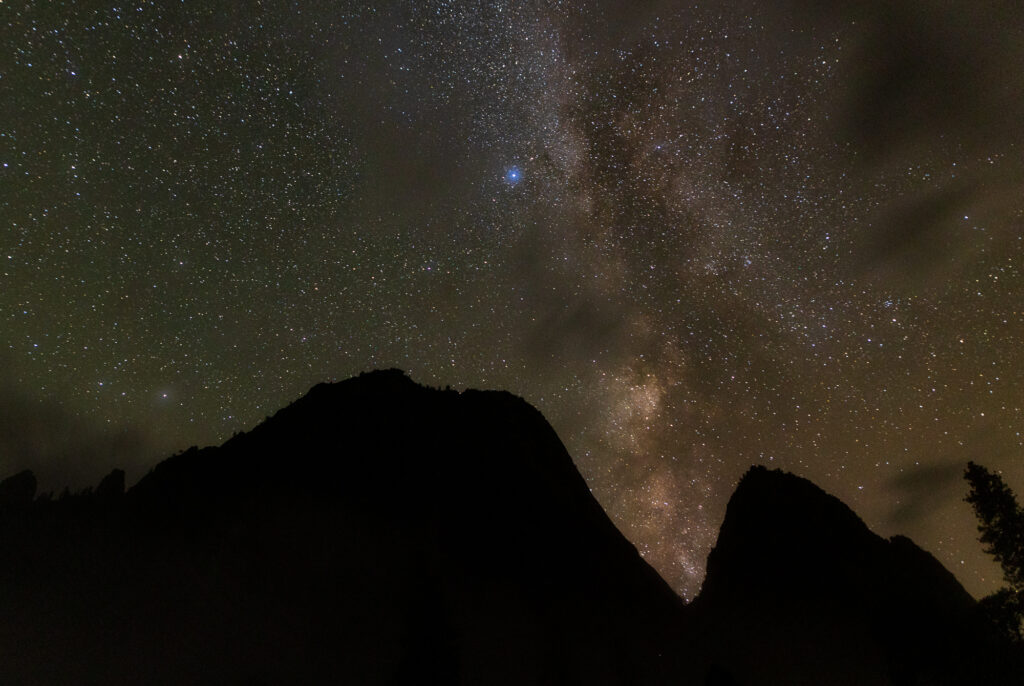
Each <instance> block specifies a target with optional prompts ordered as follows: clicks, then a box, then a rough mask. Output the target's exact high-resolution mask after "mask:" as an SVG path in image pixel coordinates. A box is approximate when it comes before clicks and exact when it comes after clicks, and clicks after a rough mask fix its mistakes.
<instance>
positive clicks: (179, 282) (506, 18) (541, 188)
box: [0, 0, 1024, 597]
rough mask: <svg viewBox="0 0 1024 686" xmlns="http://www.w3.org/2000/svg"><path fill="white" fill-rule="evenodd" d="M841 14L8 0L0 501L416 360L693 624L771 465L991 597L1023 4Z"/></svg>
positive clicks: (706, 8) (160, 451) (418, 370)
mask: <svg viewBox="0 0 1024 686" xmlns="http://www.w3.org/2000/svg"><path fill="white" fill-rule="evenodd" d="M832 4H838V3H819V2H814V1H811V0H781V1H780V2H775V3H765V2H754V1H753V0H751V1H748V2H740V1H735V2H728V1H717V2H706V3H697V4H693V5H690V6H686V7H684V6H682V5H683V3H676V2H619V3H612V2H587V3H584V2H572V1H569V0H566V1H564V2H563V1H559V0H547V1H538V2H531V1H529V0H515V1H513V0H498V1H494V2H468V1H467V2H456V1H452V0H447V1H442V0H423V1H420V0H417V1H416V2H412V1H411V0H409V1H406V2H380V3H369V4H362V3H358V2H327V1H311V2H274V1H265V2H252V3H236V2H228V1H227V0H224V1H220V2H218V1H215V0H206V1H203V2H198V1H192V0H181V1H180V2H178V1H170V0H168V1H160V2H147V3H134V4H118V3H114V2H111V3H106V4H100V3H97V2H93V1H91V0H89V1H85V2H60V1H57V0H53V1H51V0H45V1H44V0H35V1H28V2H23V1H19V0H13V1H11V0H7V1H5V2H3V3H2V4H0V219H2V227H0V472H3V474H4V475H6V474H9V473H13V472H14V471H15V470H17V469H20V468H24V467H32V468H33V469H35V470H36V472H37V474H38V475H39V477H40V480H41V482H42V486H43V487H44V488H49V489H57V490H59V489H60V488H63V487H64V485H71V486H72V487H84V486H86V485H89V484H92V483H95V482H96V481H97V480H98V479H99V477H100V476H102V474H104V473H105V472H107V471H109V469H111V468H112V467H114V466H121V467H124V468H126V469H127V470H128V476H129V482H131V481H134V480H135V479H137V478H138V477H140V476H141V475H142V474H143V473H144V472H145V470H146V469H148V468H149V467H150V466H152V465H153V464H155V462H156V461H158V460H159V459H161V458H163V457H167V456H169V455H170V454H172V453H174V452H176V451H178V450H181V449H184V448H187V447H188V446H190V445H193V444H198V445H206V444H212V443H218V442H221V441H223V440H224V439H226V438H228V437H230V436H231V435H232V434H233V433H235V432H237V431H242V430H248V429H249V428H251V427H253V426H254V425H255V424H256V423H258V422H259V421H261V420H262V419H263V418H264V417H265V416H267V415H269V414H273V413H274V412H275V411H276V410H278V409H279V408H281V407H283V406H285V405H286V404H288V403H289V402H291V401H293V400H295V399H296V398H298V397H300V396H302V395H303V394H304V393H305V392H306V390H308V388H309V387H310V386H312V385H313V384H315V383H317V382H320V381H325V380H341V379H344V378H347V377H349V376H351V375H354V374H357V373H359V372H361V371H365V370H369V369H372V368H378V367H392V366H394V367H400V368H402V369H404V370H406V371H407V372H408V373H409V374H410V375H411V376H412V377H413V378H414V379H415V380H417V381H419V382H421V383H425V384H430V385H434V386H442V387H443V386H446V385H451V386H453V387H455V388H464V387H476V388H500V389H507V390H510V391H512V392H514V393H516V394H517V395H521V396H523V397H524V398H526V399H527V400H528V401H530V402H531V403H533V404H534V405H535V406H537V407H538V408H539V409H540V410H541V411H542V412H543V413H544V414H545V416H546V417H547V418H548V419H549V420H550V421H551V423H552V424H553V425H554V427H555V429H556V430H557V431H558V433H559V435H560V436H561V437H562V439H563V441H564V442H565V443H566V445H567V447H568V449H569V451H570V453H571V454H572V455H573V458H574V459H575V461H576V463H577V465H578V467H579V469H580V471H581V472H582V473H583V475H584V476H585V477H586V478H587V480H588V482H589V483H590V485H591V487H592V489H593V492H594V494H595V496H597V498H598V499H599V500H600V502H601V503H602V504H603V505H604V507H605V508H606V510H608V512H609V514H610V515H611V516H612V518H613V519H614V520H615V522H616V523H617V524H618V526H619V527H620V528H621V529H622V530H623V532H624V533H625V534H626V535H627V536H628V537H629V538H630V539H631V540H632V541H633V542H634V543H636V544H637V546H638V547H639V549H640V550H641V551H642V552H643V554H644V555H645V557H646V558H647V559H648V560H649V561H650V562H651V563H652V564H654V565H655V566H656V567H657V569H658V570H659V571H660V572H661V573H662V574H663V576H665V578H666V579H667V580H668V581H669V582H670V583H671V584H672V585H673V586H674V587H675V588H676V589H677V590H678V591H679V592H680V593H681V594H683V595H684V596H686V597H692V596H693V595H694V594H695V593H696V591H697V590H698V589H699V587H700V583H701V579H702V575H703V564H704V559H705V557H706V555H707V553H708V550H709V549H710V547H711V545H712V544H713V543H714V540H715V537H716V535H717V530H718V526H719V525H720V523H721V520H722V517H723V515H724V509H725V504H726V502H727V499H728V497H729V495H730V494H731V492H732V490H733V487H734V485H735V483H736V481H737V479H738V478H739V476H740V475H741V474H742V473H743V472H745V471H746V469H747V468H748V467H749V466H750V465H751V464H755V463H761V464H767V465H770V466H777V467H781V468H784V469H787V470H791V471H793V472H795V473H797V474H800V475H802V476H805V477H808V478H810V479H812V480H813V481H815V482H816V483H818V484H819V485H821V486H822V487H823V488H825V489H826V490H828V491H830V492H832V493H834V494H836V495H838V496H839V497H841V498H842V499H843V500H844V501H845V502H847V503H848V504H850V505H851V506H852V507H853V508H854V509H855V510H856V511H857V512H858V513H859V514H860V515H861V516H862V517H864V519H865V520H866V521H867V523H868V524H869V526H871V527H873V528H874V529H875V530H876V531H878V532H879V533H882V534H884V535H891V534H895V533H903V534H906V535H909V536H910V537H912V538H913V539H915V540H916V541H917V542H918V543H919V544H920V545H922V546H923V547H924V548H926V549H927V550H929V551H931V552H932V553H934V554H935V555H936V556H937V557H938V558H939V559H940V560H941V561H942V562H943V563H944V564H945V565H946V566H947V567H949V568H950V569H951V570H953V571H954V573H956V574H957V575H958V577H959V578H960V580H961V581H962V582H963V583H964V584H965V585H966V586H967V587H968V589H969V590H970V591H972V592H973V593H975V594H982V593H986V592H989V591H991V590H994V588H995V587H996V585H997V584H998V582H999V574H998V569H997V568H996V567H995V566H994V565H993V564H992V563H991V562H989V561H988V560H987V558H986V557H985V556H984V554H983V553H982V552H981V546H980V544H978V543H977V541H976V532H975V523H974V520H973V516H972V514H971V511H970V509H969V507H968V506H967V505H966V504H965V503H963V502H962V498H963V496H964V495H965V494H966V484H965V483H964V482H963V480H962V478H961V474H962V471H963V467H964V465H965V463H966V462H967V461H968V460H975V461H977V462H980V463H981V464H984V465H986V466H988V467H990V468H994V469H999V470H1002V471H1003V474H1004V476H1005V478H1006V480H1007V481H1008V483H1009V484H1010V485H1011V486H1012V487H1013V488H1015V489H1016V490H1017V491H1018V492H1021V491H1024V460H1022V459H1021V458H1022V456H1024V439H1022V436H1021V432H1022V430H1024V409H1022V408H1024V390H1022V389H1024V345H1022V344H1024V274H1022V271H1021V270H1022V266H1021V258H1022V257H1024V240H1022V236H1024V194H1022V191H1024V126H1022V124H1021V122H1024V10H1021V9H1020V5H1019V3H1017V2H1010V1H1008V2H997V1H994V0H979V1H978V2H971V3H964V2H952V1H940V0H933V1H929V2H925V1H923V0H919V1H917V2H899V3H894V2H889V1H888V0H877V1H871V0H868V1H866V2H861V3H855V4H856V5H857V8H856V9H851V8H846V9H834V8H832V7H831V5H832ZM851 4H854V3H851ZM523 506H524V507H529V503H523Z"/></svg>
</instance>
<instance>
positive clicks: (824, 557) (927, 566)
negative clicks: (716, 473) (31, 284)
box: [689, 467, 1024, 686]
mask: <svg viewBox="0 0 1024 686" xmlns="http://www.w3.org/2000/svg"><path fill="white" fill-rule="evenodd" d="M689 609H690V610H691V611H692V612H694V614H696V615H697V617H695V618H694V621H696V622H697V623H698V624H700V626H701V627H702V634H701V635H702V639H703V641H704V644H703V645H704V649H705V650H706V651H707V653H708V654H710V655H711V656H713V657H714V659H715V660H717V661H718V662H720V663H723V664H728V665H730V669H731V671H732V674H734V675H735V676H736V678H738V679H739V680H740V681H741V682H742V683H750V684H755V683H756V684H764V685H765V686H768V685H775V684H778V685H780V686H781V685H782V684H787V685H794V686H795V685H798V684H808V685H810V684H834V685H836V686H839V685H844V684H850V685H853V684H857V685H858V686H866V685H869V684H880V685H881V684H886V685H888V684H892V685H894V686H901V685H903V684H908V685H909V684H1004V683H1005V684H1010V683H1021V677H1022V676H1024V663H1022V662H1020V660H1019V655H1017V656H1015V655H1014V651H1013V649H1012V648H1011V647H1009V646H1006V645H1005V644H1002V643H1001V642H1000V641H999V640H998V639H997V638H996V637H995V635H994V634H993V632H992V629H991V627H990V626H989V625H988V624H986V622H985V621H984V620H983V618H982V617H981V616H980V613H979V611H978V608H977V603H976V602H975V601H974V599H973V598H972V597H971V596H970V595H969V594H968V593H967V591H966V590H964V588H963V587H962V586H961V585H960V583H959V582H958V581H957V580H956V578H955V577H954V576H953V575H952V574H951V573H950V572H949V571H948V570H946V569H945V568H944V567H943V566H942V565H941V564H940V563H939V562H938V560H936V559H935V558H934V557H932V556H931V555H930V554H929V553H927V552H925V551H924V550H922V549H920V548H919V547H917V546H916V545H915V544H914V543H913V542H912V541H911V540H910V539H908V538H905V537H902V536H896V537H893V538H891V539H888V540H886V539H884V538H881V537H880V536H877V535H876V534H874V533H872V532H871V531H870V530H869V529H868V528H867V526H866V525H865V524H864V523H863V522H862V521H861V520H860V518H859V517H857V515H856V514H854V512H853V511H852V510H851V509H850V508H849V507H847V506H846V505H844V504H843V503H842V502H840V501H839V500H838V499H837V498H835V497H833V496H831V495H828V494H827V493H825V492H824V491H822V490H821V489H820V488H818V487H817V486H815V485H814V484H813V483H811V482H810V481H807V480H806V479H802V478H800V477H797V476H794V475H792V474H788V473H785V472H782V471H778V470H768V469H766V468H764V467H754V468H752V469H751V470H750V471H749V472H748V473H747V474H746V475H745V476H744V477H743V479H742V480H741V481H740V483H739V486H738V487H737V489H736V491H735V493H734V494H733V496H732V498H731V500H730V501H729V505H728V507H727V510H726V516H725V521H724V522H723V524H722V528H721V530H720V533H719V538H718V542H717V544H716V545H715V548H714V549H713V550H712V551H711V554H710V555H709V556H708V562H707V573H706V578H705V581H704V586H703V588H702V590H701V594H700V596H699V597H698V598H697V599H696V600H695V601H694V603H693V604H692V606H691V607H690V608H689Z"/></svg>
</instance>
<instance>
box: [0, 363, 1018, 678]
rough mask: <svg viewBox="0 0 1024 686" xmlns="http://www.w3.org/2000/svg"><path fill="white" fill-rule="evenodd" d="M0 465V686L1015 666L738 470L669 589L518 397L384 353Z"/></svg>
mask: <svg viewBox="0 0 1024 686" xmlns="http://www.w3.org/2000/svg"><path fill="white" fill-rule="evenodd" d="M35 490H36V484H35V479H34V477H33V476H32V475H31V473H28V472H25V473H22V474H18V475H15V476H13V477H11V478H9V479H7V480H6V481H4V482H3V483H2V484H0V536H2V539H0V540H2V541H3V547H2V549H0V682H2V683H3V684H31V685H36V684H263V683H265V684H312V683H316V684H321V683H324V684H326V683H331V684H435V683H436V684H570V683H571V684H697V685H700V684H746V685H749V686H755V685H758V684H764V685H769V684H771V685H775V684H779V685H781V684H847V683H848V684H965V685H966V684H979V683H984V684H1001V683H1006V684H1011V683H1013V684H1019V683H1021V679H1020V675H1021V674H1024V671H1021V667H1022V663H1021V662H1020V657H1019V655H1017V654H1016V653H1015V652H1014V648H1013V647H1012V646H1009V645H1006V644H1004V643H1001V642H1000V640H999V638H998V637H997V636H996V635H994V633H993V632H992V631H990V630H989V629H988V627H987V625H986V624H985V623H984V621H983V620H982V619H981V618H980V617H979V616H978V613H977V612H976V605H975V603H974V601H973V600H972V599H971V598H970V596H968V595H967V594H966V592H964V590H963V589H962V588H961V587H960V586H959V584H958V583H957V582H956V580H955V579H954V578H953V577H952V576H951V575H950V574H949V573H948V572H947V571H946V570H945V569H943V568H942V566H941V565H940V564H939V563H938V562H937V561H935V560H934V558H932V557H931V556H929V555H928V554H927V553H925V552H923V551H921V550H920V549H918V548H917V547H916V546H914V544H913V543H911V542H910V541H908V540H906V539H894V540H891V541H886V540H883V539H881V538H879V537H877V536H875V535H874V534H872V533H871V532H870V531H868V529H867V528H866V527H864V525H863V523H861V522H860V520H859V519H858V518H857V517H856V515H854V514H853V513H852V512H851V511H850V510H849V509H848V508H846V507H845V506H844V505H842V504H841V503H839V501H837V500H835V499H834V498H832V497H831V496H828V495H826V494H825V493H823V492H822V491H820V490H819V489H817V488H816V487H815V486H813V485H812V484H810V483H809V482H807V481H804V480H802V479H799V478H797V477H794V476H792V475H788V474H783V473H781V472H769V471H767V470H764V469H760V468H756V469H754V470H751V472H750V473H749V474H748V475H747V476H746V477H745V478H744V479H743V480H742V482H741V483H740V485H739V487H738V489H737V491H736V494H735V495H734V497H733V499H732V501H731V503H730V505H729V509H728V513H727V516H726V520H725V523H724V525H723V528H722V533H721V536H720V539H719V543H718V545H717V546H716V548H715V550H714V552H713V553H712V555H711V557H710V559H709V563H708V578H707V581H706V583H705V590H704V592H703V593H702V594H701V596H700V597H699V598H698V600H697V601H695V602H694V603H693V604H692V605H690V606H686V605H684V603H683V602H682V601H681V600H680V599H679V598H678V597H677V596H676V595H675V594H674V593H673V592H672V590H671V589H670V588H669V587H668V586H667V585H666V584H665V582H664V581H663V580H662V579H661V578H660V577H659V576H658V575H657V573H655V571H654V570H653V569H652V568H651V567H650V566H649V565H647V564H646V563H645V562H644V561H643V559H642V558H641V557H640V556H639V555H638V554H637V552H636V549H635V548H634V547H633V546H632V545H631V544H630V543H629V542H628V541H627V540H626V539H625V538H624V537H623V536H622V535H621V534H620V533H619V531H618V530H617V529H616V528H615V527H614V525H613V524H612V523H611V521H610V520H609V519H608V517H607V516H606V515H605V513H604V511H603V510H602V509H601V507H600V506H599V504H598V503H597V502H596V501H595V500H594V498H593V497H592V495H591V494H590V491H589V489H588V488H587V486H586V484H585V482H584V481H583V479H582V478H581V477H580V475H579V473H578V472H577V471H576V469H575V467H574V465H573V463H572V460H571V458H570V457H569V455H568V453H567V452H566V450H565V448H564V447H563V446H562V444H561V442H560V441H559V439H558V437H557V436H556V435H555V433H554V431H553V430H552V429H551V427H550V426H549V425H548V423H547V422H546V421H545V420H544V418H543V417H542V416H541V415H540V413H539V412H537V411H536V410H535V409H534V408H532V407H531V406H530V405H529V404H527V403H526V402H524V401H523V400H521V399H520V398H517V397H515V396H513V395H510V394H508V393H502V392H481V391H465V392H462V393H457V392H454V391H440V390H433V389H428V388H424V387H422V386H419V385H417V384H415V383H413V382H412V381H410V380H409V379H408V378H407V377H406V376H405V375H404V374H402V373H401V372H398V371H394V370H391V371H384V372H374V373H370V374H364V375H362V376H359V377H357V378H353V379H349V380H348V381H344V382H341V383H338V384H323V385H319V386H316V387H315V388H313V389H312V390H311V391H310V392H309V394H308V395H306V396H305V397H304V398H302V399H301V400H299V401H297V402H295V403H294V404H292V405H291V406H289V407H287V408H285V409H283V410H281V411H280V412H278V413H277V414H276V415H274V416H273V417H271V418H270V419H268V420H267V421H265V422H264V423H263V424H261V425H260V426H258V427H256V428H255V429H253V430H252V431H250V432H248V433H244V434H239V435H237V436H235V437H234V438H232V439H231V440H229V441H228V442H227V443H225V444H224V445H222V446H220V447H216V448H206V449H202V450H196V449H192V450H189V451H187V452H185V453H182V454H180V455H176V456H174V457H172V458H169V459H167V460H165V461H164V462H162V463H160V464H159V465H158V466H157V467H156V468H155V469H153V471H152V472H150V473H149V474H147V475H146V476H145V477H144V478H143V479H142V480H140V481H139V482H138V483H137V484H136V485H134V486H133V487H132V488H130V489H129V490H127V491H125V490H124V474H123V473H122V472H120V471H115V472H114V473H112V474H111V475H110V476H108V477H107V478H106V479H104V480H103V482H102V483H101V484H100V485H99V486H97V487H96V488H95V489H93V490H91V491H87V492H85V493H81V494H65V495H64V496H62V497H56V498H38V497H36V495H35Z"/></svg>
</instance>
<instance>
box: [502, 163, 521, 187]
mask: <svg viewBox="0 0 1024 686" xmlns="http://www.w3.org/2000/svg"><path fill="white" fill-rule="evenodd" d="M522 178H523V173H522V172H521V171H519V167H509V170H508V171H507V172H505V182H506V183H509V184H511V185H513V186H514V185H516V184H517V183H519V181H520V180H522Z"/></svg>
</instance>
